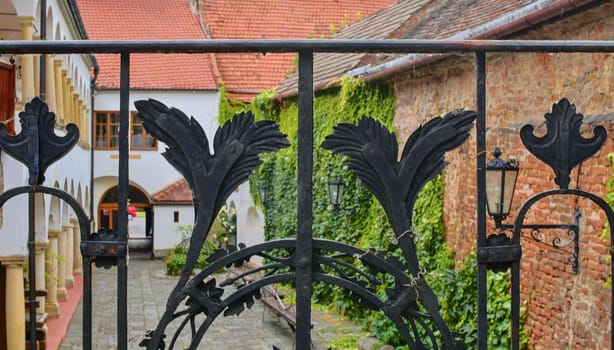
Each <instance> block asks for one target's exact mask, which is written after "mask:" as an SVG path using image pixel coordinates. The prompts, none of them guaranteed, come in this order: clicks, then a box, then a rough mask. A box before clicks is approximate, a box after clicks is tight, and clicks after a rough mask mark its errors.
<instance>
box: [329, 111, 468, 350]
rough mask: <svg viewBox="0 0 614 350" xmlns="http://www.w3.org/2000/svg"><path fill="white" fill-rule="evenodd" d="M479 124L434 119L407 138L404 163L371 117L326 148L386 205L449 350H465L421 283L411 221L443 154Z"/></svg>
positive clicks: (462, 116) (458, 117)
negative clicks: (344, 160) (345, 161)
mask: <svg viewBox="0 0 614 350" xmlns="http://www.w3.org/2000/svg"><path fill="white" fill-rule="evenodd" d="M475 118H476V113H475V112H473V111H464V110H455V111H452V112H450V113H448V114H446V115H445V116H444V117H436V118H434V119H431V120H430V121H429V122H427V123H426V124H424V125H422V126H421V127H419V128H418V129H417V130H416V131H414V133H413V134H412V135H411V136H410V137H409V139H408V140H407V142H406V143H405V147H404V149H403V153H402V156H401V160H400V161H397V159H398V157H397V155H398V144H397V141H396V136H395V135H394V134H393V133H391V132H390V131H389V130H388V129H386V127H385V126H383V125H382V124H381V123H379V122H378V121H376V120H375V119H373V118H371V117H368V116H363V117H362V119H361V120H360V121H359V122H358V125H354V124H347V123H343V124H339V125H337V126H335V128H334V132H333V134H332V135H329V136H327V137H326V139H325V140H324V142H323V143H322V147H323V148H325V149H329V150H331V151H333V152H335V153H338V154H342V155H346V156H348V157H349V158H350V160H349V164H348V165H349V167H350V169H352V170H353V171H354V173H356V175H357V176H358V177H359V178H360V180H361V181H362V182H363V183H364V184H365V186H366V187H367V188H368V189H369V190H370V191H371V192H372V193H373V194H374V195H375V197H376V198H377V199H378V200H379V202H380V203H381V204H382V206H383V208H384V210H385V211H386V214H387V216H388V220H389V221H390V223H391V225H392V227H393V229H394V233H395V237H396V239H397V241H398V243H399V246H400V248H401V250H402V251H403V254H404V256H405V259H406V261H407V267H408V270H409V273H410V274H411V276H412V281H413V283H412V286H414V287H415V288H416V289H417V290H419V291H420V293H419V294H418V295H417V300H418V301H420V303H421V304H422V306H423V307H424V309H426V312H427V313H428V315H429V317H430V318H431V319H432V320H433V322H434V324H435V326H436V327H437V329H438V331H439V332H440V334H441V338H442V340H443V344H444V346H445V349H448V350H449V349H457V348H462V347H463V346H464V344H460V343H458V342H457V341H456V340H455V339H454V336H453V334H452V333H451V332H450V330H449V329H448V327H447V325H446V324H445V322H444V321H443V319H442V318H441V315H440V314H439V303H438V300H437V297H436V296H435V294H434V293H433V291H432V290H431V288H430V287H429V286H428V284H427V283H426V281H425V279H424V277H423V271H422V270H421V268H420V265H419V262H418V258H417V255H416V248H415V245H414V241H413V235H414V232H413V230H412V215H413V207H414V203H415V200H416V196H417V195H418V192H419V191H420V190H421V189H422V187H423V186H424V185H425V184H426V183H427V182H428V181H429V180H431V179H432V178H433V177H435V176H436V175H437V174H438V173H439V172H440V171H441V170H442V169H443V168H444V167H445V162H444V154H445V152H447V151H450V150H452V149H454V148H456V147H458V146H460V145H461V144H462V143H463V142H464V141H465V140H466V139H467V137H469V131H470V130H471V128H472V127H473V121H474V120H475ZM405 316H406V317H408V316H413V315H405ZM410 348H411V349H413V348H414V347H411V346H410ZM417 348H418V349H422V347H417Z"/></svg>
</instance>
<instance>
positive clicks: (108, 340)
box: [59, 258, 347, 350]
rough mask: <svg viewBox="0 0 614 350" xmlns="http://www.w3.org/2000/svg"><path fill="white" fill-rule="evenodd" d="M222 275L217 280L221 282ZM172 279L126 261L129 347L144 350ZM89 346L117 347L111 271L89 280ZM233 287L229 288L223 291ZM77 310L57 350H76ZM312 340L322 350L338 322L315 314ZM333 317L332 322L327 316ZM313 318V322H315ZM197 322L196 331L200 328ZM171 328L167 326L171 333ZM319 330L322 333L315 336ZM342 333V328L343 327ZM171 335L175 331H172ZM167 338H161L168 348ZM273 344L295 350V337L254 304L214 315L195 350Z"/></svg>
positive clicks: (156, 265) (263, 348) (99, 349)
mask: <svg viewBox="0 0 614 350" xmlns="http://www.w3.org/2000/svg"><path fill="white" fill-rule="evenodd" d="M225 278H226V276H219V277H217V281H223V280H224V279H225ZM176 281H177V278H176V277H169V276H166V275H165V274H164V264H163V263H162V262H161V261H157V260H146V259H136V258H131V259H130V261H129V264H128V348H129V349H131V350H132V349H135V350H136V349H143V348H141V347H139V346H138V344H139V343H140V342H141V340H142V339H143V335H144V333H145V332H146V331H147V330H150V329H154V328H155V327H156V325H157V323H158V320H159V319H160V317H161V315H162V313H163V312H164V309H165V306H166V299H167V298H168V295H169V294H170V292H171V290H172V288H173V287H174V286H175V283H176ZM92 284H93V286H92V291H93V292H92V293H93V296H92V297H93V301H94V305H93V308H92V309H93V320H92V338H93V339H92V347H93V348H94V349H96V350H106V349H110V350H112V349H115V348H116V345H117V336H116V334H117V329H116V328H117V326H116V319H117V290H116V285H117V274H116V270H115V269H110V270H104V269H94V272H93V282H92ZM227 288H234V287H227ZM81 310H82V306H81V305H79V308H78V309H77V311H76V313H75V316H74V317H73V320H72V321H71V324H70V326H69V329H68V332H67V333H66V336H65V338H64V341H63V342H62V344H61V345H60V348H59V350H73V349H81V348H82V346H81V344H82V342H81V326H82V321H81V320H82V318H81V315H82V311H81ZM313 315H314V322H313V323H314V325H315V327H314V330H313V332H312V338H313V343H314V349H325V346H324V341H326V339H327V338H331V337H335V334H331V332H330V329H332V328H333V327H338V324H339V323H340V321H339V320H338V318H337V319H335V318H334V316H331V315H329V314H323V313H321V312H314V313H313ZM331 317H332V318H331ZM316 318H317V319H316ZM203 319H204V318H203V317H200V318H197V323H196V324H197V327H198V325H199V324H200V323H199V322H198V320H201V321H202V320H203ZM176 327H177V325H176V324H172V325H170V326H169V328H168V330H169V332H167V334H171V332H170V330H173V331H174V330H175V329H176ZM318 329H322V334H320V333H319V332H318ZM344 332H345V335H347V329H344ZM173 333H174V332H173ZM188 333H189V326H188V327H186V329H184V332H183V333H182V335H184V334H185V336H182V337H180V339H179V340H178V341H177V344H176V345H175V349H183V348H184V347H188V346H189V341H190V340H189V339H190V336H189V334H188ZM169 342H170V339H168V338H167V339H166V343H167V346H168V344H169ZM273 345H275V346H276V347H277V348H279V349H282V350H287V349H288V350H291V349H294V333H293V332H292V330H291V329H290V327H289V326H288V324H287V323H286V322H285V321H284V320H283V319H279V318H278V317H277V316H276V315H275V314H274V313H273V312H271V311H270V310H268V309H265V308H264V306H263V304H262V303H261V302H258V301H257V302H256V303H254V305H253V307H252V308H251V309H247V308H246V310H245V311H244V312H243V313H241V314H240V315H239V316H228V317H223V316H220V317H218V318H217V319H216V320H215V322H213V324H212V326H211V327H210V328H209V329H208V330H207V332H206V334H205V338H203V340H202V341H201V344H200V346H199V349H211V350H221V349H242V350H271V349H272V348H273Z"/></svg>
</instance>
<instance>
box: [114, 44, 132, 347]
mask: <svg viewBox="0 0 614 350" xmlns="http://www.w3.org/2000/svg"><path fill="white" fill-rule="evenodd" d="M129 89H130V54H129V53H126V52H123V53H122V54H121V66H120V76H119V179H118V197H119V198H118V202H117V226H118V227H117V233H118V240H119V241H120V242H122V243H125V244H127V241H128V202H127V199H128V178H129V176H128V146H129V145H128V125H129V123H130V111H129V107H130V106H129V98H130V91H129ZM127 294H128V266H127V264H126V256H121V257H118V258H117V346H118V349H119V350H127V349H128V302H127Z"/></svg>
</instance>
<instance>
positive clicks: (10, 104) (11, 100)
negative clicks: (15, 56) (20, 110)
mask: <svg viewBox="0 0 614 350" xmlns="http://www.w3.org/2000/svg"><path fill="white" fill-rule="evenodd" d="M0 69H2V70H3V71H5V72H6V77H7V80H6V81H5V82H4V81H3V82H1V83H2V90H4V88H6V89H7V91H2V93H1V95H2V98H3V99H6V100H3V101H2V103H0V105H1V106H2V109H6V113H7V115H6V116H3V115H0V123H3V124H4V125H5V126H6V132H7V134H8V135H15V96H16V93H17V83H16V79H17V75H16V69H17V67H16V66H15V64H11V63H5V62H0ZM3 75H4V73H3ZM5 83H6V84H5ZM4 112H5V111H0V113H4Z"/></svg>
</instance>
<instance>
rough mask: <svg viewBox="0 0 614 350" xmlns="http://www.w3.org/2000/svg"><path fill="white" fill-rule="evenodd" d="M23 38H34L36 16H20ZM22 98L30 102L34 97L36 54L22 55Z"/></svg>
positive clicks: (20, 57) (20, 58)
mask: <svg viewBox="0 0 614 350" xmlns="http://www.w3.org/2000/svg"><path fill="white" fill-rule="evenodd" d="M19 25H20V26H21V39H22V40H32V32H33V28H34V17H19ZM19 60H20V62H21V100H22V101H25V102H30V100H31V99H32V98H34V96H35V95H34V56H33V55H21V56H19Z"/></svg>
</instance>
